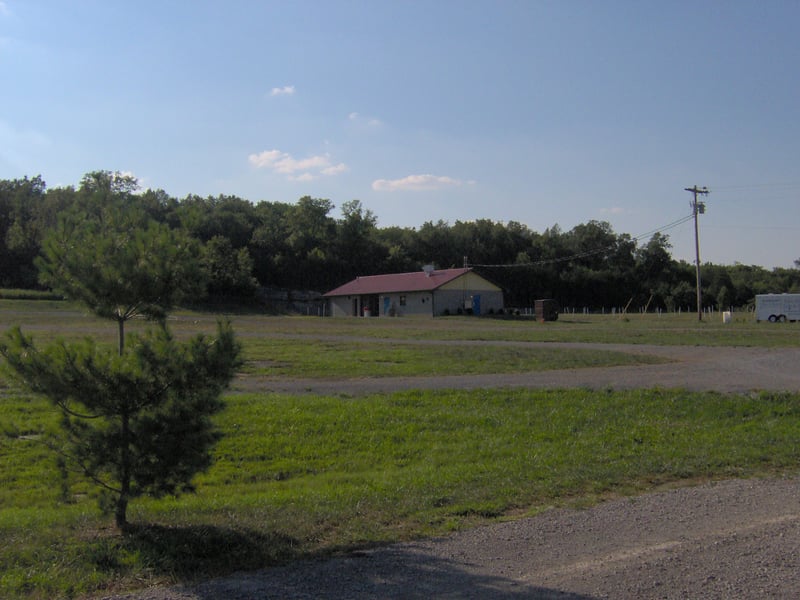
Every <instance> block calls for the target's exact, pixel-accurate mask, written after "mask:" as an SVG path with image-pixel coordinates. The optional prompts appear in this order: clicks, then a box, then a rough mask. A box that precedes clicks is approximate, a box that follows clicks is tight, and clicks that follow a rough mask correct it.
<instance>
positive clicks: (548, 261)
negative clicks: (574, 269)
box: [465, 212, 694, 269]
mask: <svg viewBox="0 0 800 600" xmlns="http://www.w3.org/2000/svg"><path fill="white" fill-rule="evenodd" d="M693 218H694V213H693V212H692V213H690V214H688V215H686V216H685V217H681V218H680V219H676V220H675V221H673V222H672V223H667V224H666V225H662V226H661V227H657V228H656V229H652V230H650V231H648V232H646V233H642V234H640V235H637V236H636V237H633V238H630V239H631V241H637V242H638V241H640V240H642V239H645V238H649V237H652V236H654V235H655V234H656V233H661V232H663V231H668V230H670V229H674V228H675V227H678V226H679V225H683V224H684V223H686V222H687V221H690V220H692V219H693ZM615 248H616V244H614V245H609V246H604V247H602V248H595V249H593V250H586V251H584V252H579V253H577V254H571V255H569V256H562V257H559V258H547V259H543V260H537V261H531V262H524V263H513V264H502V265H485V264H477V263H470V262H465V265H466V266H468V267H480V268H485V269H486V268H488V269H503V268H519V267H539V266H543V265H549V264H556V263H562V262H569V261H571V260H576V259H579V258H587V257H589V256H594V255H596V254H602V253H604V252H608V251H609V250H614V249H615Z"/></svg>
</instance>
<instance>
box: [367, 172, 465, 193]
mask: <svg viewBox="0 0 800 600" xmlns="http://www.w3.org/2000/svg"><path fill="white" fill-rule="evenodd" d="M468 183H469V184H470V185H471V184H473V183H474V182H468ZM462 184H463V182H462V181H461V180H459V179H453V178H452V177H445V176H439V175H409V176H408V177H403V178H402V179H376V180H375V181H373V182H372V189H373V190H375V191H377V192H397V191H404V192H423V191H429V190H441V189H445V188H450V187H458V186H460V185H462Z"/></svg>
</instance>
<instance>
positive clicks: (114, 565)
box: [89, 525, 298, 581]
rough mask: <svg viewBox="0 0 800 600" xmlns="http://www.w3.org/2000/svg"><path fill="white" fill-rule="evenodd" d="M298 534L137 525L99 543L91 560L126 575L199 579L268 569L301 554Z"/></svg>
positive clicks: (193, 526) (92, 549)
mask: <svg viewBox="0 0 800 600" xmlns="http://www.w3.org/2000/svg"><path fill="white" fill-rule="evenodd" d="M297 547H298V544H297V542H296V540H294V539H293V538H291V537H289V536H286V535H282V534H278V533H273V534H265V533H262V532H256V531H252V530H248V529H241V530H239V529H233V528H227V527H216V526H210V525H192V526H184V527H167V526H163V525H131V526H130V527H129V528H127V529H126V531H125V533H124V534H123V535H121V536H115V537H110V538H105V539H102V540H98V541H97V542H95V543H94V544H93V545H92V546H91V548H90V549H89V559H90V561H91V562H93V563H94V564H95V565H96V566H97V568H98V569H100V570H101V571H104V572H107V573H114V574H116V575H121V576H125V575H127V574H129V573H131V572H133V571H143V572H147V573H150V574H151V575H153V576H155V577H157V578H161V577H168V578H170V579H176V580H178V581H198V580H204V579H208V578H210V577H216V576H219V575H225V574H227V573H232V572H234V571H239V570H252V569H259V568H263V567H264V566H265V565H271V564H272V565H274V564H279V563H282V562H285V561H287V560H290V559H292V558H295V557H296V551H295V548H297Z"/></svg>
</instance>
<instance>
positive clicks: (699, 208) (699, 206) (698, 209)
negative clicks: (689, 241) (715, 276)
mask: <svg viewBox="0 0 800 600" xmlns="http://www.w3.org/2000/svg"><path fill="white" fill-rule="evenodd" d="M683 189H685V190H686V191H687V192H692V194H694V200H692V202H691V203H690V204H689V205H690V206H691V207H692V214H693V215H694V251H695V256H696V259H695V272H696V274H697V320H698V321H702V320H703V296H702V292H701V291H700V235H699V232H698V228H697V215H698V213H699V214H701V215H702V214H704V213H705V212H706V204H705V202H698V201H697V195H698V194H702V195H704V196H707V195H708V188H707V187H705V186H704V187H701V188H699V187H697V186H696V185H695V186H694V187H690V188H683Z"/></svg>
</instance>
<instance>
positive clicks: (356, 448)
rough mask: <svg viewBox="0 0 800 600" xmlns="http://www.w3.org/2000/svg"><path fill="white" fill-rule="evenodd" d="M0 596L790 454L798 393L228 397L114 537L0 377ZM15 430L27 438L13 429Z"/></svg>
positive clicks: (518, 507) (146, 577)
mask: <svg viewBox="0 0 800 600" xmlns="http://www.w3.org/2000/svg"><path fill="white" fill-rule="evenodd" d="M3 406H4V413H3V414H4V421H5V422H6V423H11V424H17V425H16V426H8V427H7V428H6V435H5V436H4V437H3V439H2V441H0V456H2V457H3V459H2V461H1V462H0V489H1V490H2V491H1V492H0V536H2V539H3V540H4V541H6V543H4V544H2V546H1V547H0V597H27V598H51V597H68V596H70V595H75V596H79V595H81V594H90V593H98V594H99V593H101V592H102V591H104V590H105V591H108V590H109V589H116V588H119V589H123V588H127V587H141V586H143V585H147V584H150V583H157V582H167V581H186V580H191V579H193V578H197V577H208V576H212V575H215V574H222V573H226V572H231V571H234V570H237V569H248V568H257V567H260V566H263V565H268V564H274V563H276V562H280V561H284V560H288V559H293V558H297V557H301V556H315V555H322V554H327V553H329V552H334V551H337V550H341V549H352V548H358V547H364V546H369V545H371V544H375V543H384V542H390V541H395V540H403V539H410V538H414V537H418V536H424V535H434V534H443V533H446V532H448V531H453V530H456V529H460V528H463V527H467V526H470V525H473V524H475V523H477V522H481V521H484V520H485V519H494V518H502V517H503V516H505V515H510V514H514V515H520V514H533V513H535V512H537V511H539V510H541V509H543V508H545V507H548V506H552V505H557V504H561V503H563V502H565V501H576V502H581V503H584V502H587V501H591V499H593V498H599V497H602V496H604V495H607V494H611V493H633V492H636V491H638V490H642V489H647V488H651V487H653V486H655V485H658V484H663V483H669V482H675V481H683V480H691V481H694V480H704V479H709V478H721V477H732V476H754V475H761V474H768V473H775V472H787V473H796V472H797V471H798V465H800V446H798V444H797V439H799V438H800V395H797V394H792V395H774V394H765V395H746V396H739V395H722V394H711V393H709V394H690V393H685V392H681V391H668V390H651V391H635V392H595V393H593V392H589V391H577V390H576V391H523V390H519V391H509V390H502V391H496V390H495V391H492V390H484V391H470V392H461V391H447V392H405V393H397V394H391V395H375V396H368V397H363V398H358V399H352V398H342V397H335V398H334V397H308V396H286V395H255V394H253V395H245V394H242V395H232V396H229V397H228V399H227V409H226V410H225V411H224V412H223V413H222V414H221V415H219V417H218V419H217V421H218V424H219V426H220V427H221V428H222V430H223V431H224V433H225V437H224V438H223V440H222V441H221V442H220V443H219V445H218V446H217V448H216V461H215V463H214V465H213V467H212V468H211V469H210V470H209V471H208V472H207V473H205V474H203V475H202V476H200V477H198V479H197V483H198V491H197V493H196V494H194V495H190V496H182V497H180V498H177V499H176V498H165V499H162V500H139V501H137V502H135V503H134V504H133V505H132V506H131V513H130V516H131V519H132V520H133V521H134V522H135V523H138V524H139V526H138V527H137V528H136V529H135V530H134V531H133V533H131V534H129V535H127V536H122V535H120V534H118V533H116V532H115V531H114V530H113V529H110V528H109V524H110V519H109V518H104V517H102V516H100V515H99V514H98V513H97V511H96V509H95V504H94V500H93V499H92V497H91V496H92V495H93V493H94V492H93V490H91V488H88V487H85V486H78V487H77V488H76V490H74V491H76V492H78V495H77V496H71V497H69V498H68V500H69V501H68V502H65V501H64V500H65V499H64V497H63V493H62V490H61V485H60V481H59V479H58V476H57V475H56V473H55V472H54V471H53V470H52V469H51V468H50V465H51V464H52V462H51V461H52V457H49V456H48V454H47V452H46V451H45V450H44V449H43V446H42V445H41V444H39V443H37V442H36V441H35V439H30V436H32V435H35V434H36V433H38V432H39V431H40V430H42V429H44V428H46V427H47V426H48V425H49V424H51V421H52V415H51V412H50V410H49V408H48V407H47V405H46V404H45V403H44V402H43V401H41V400H39V399H35V398H28V397H26V396H24V395H21V394H18V393H16V392H12V391H11V390H6V391H5V394H4V397H3ZM23 432H24V436H23V437H20V435H21V434H22V433H23Z"/></svg>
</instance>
